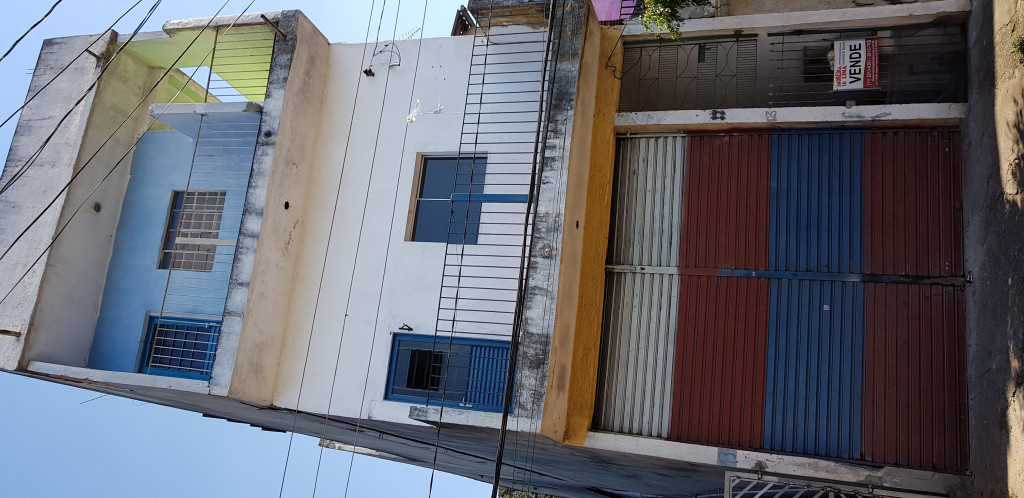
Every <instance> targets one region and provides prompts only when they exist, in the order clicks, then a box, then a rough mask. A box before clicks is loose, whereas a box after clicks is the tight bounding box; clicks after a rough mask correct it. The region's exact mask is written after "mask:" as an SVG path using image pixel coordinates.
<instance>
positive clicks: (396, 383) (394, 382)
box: [387, 335, 510, 411]
mask: <svg viewBox="0 0 1024 498" xmlns="http://www.w3.org/2000/svg"><path fill="white" fill-rule="evenodd" d="M509 346H510V345H509V343H507V342H498V341H480V340H465V339H454V340H453V341H452V342H451V344H449V343H448V340H447V339H443V340H439V341H437V342H434V341H433V340H432V339H430V338H424V337H422V336H411V335H396V336H395V340H394V345H393V347H392V352H391V373H390V375H389V376H388V388H387V399H391V400H397V401H418V402H422V401H426V402H427V403H428V404H435V403H439V402H442V401H443V402H445V403H449V404H452V405H454V406H458V407H460V408H469V409H476V410H486V411H500V410H501V408H502V401H503V400H504V395H505V374H506V372H507V371H508V370H507V369H508V356H509Z"/></svg>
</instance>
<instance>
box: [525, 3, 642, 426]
mask: <svg viewBox="0 0 1024 498" xmlns="http://www.w3.org/2000/svg"><path fill="white" fill-rule="evenodd" d="M584 26H585V28H584V29H585V32H584V38H583V47H582V53H581V55H580V62H579V64H580V68H579V81H578V83H577V88H576V95H575V99H576V104H575V109H574V119H573V123H572V135H571V136H572V141H571V145H570V153H569V167H568V179H567V181H566V191H565V213H564V219H565V224H564V225H563V230H564V231H563V233H562V234H561V239H562V252H561V260H560V262H559V267H558V282H559V284H558V294H557V299H556V303H557V304H556V310H555V324H554V336H553V339H552V345H551V357H550V363H549V365H548V372H549V373H548V379H547V392H546V396H545V403H544V419H543V424H542V426H541V433H542V434H544V435H545V436H548V437H550V438H552V439H554V440H556V441H559V442H563V443H569V444H576V445H582V444H583V443H584V441H585V440H586V434H587V430H589V429H590V423H591V420H592V419H593V415H594V399H595V395H596V390H597V368H598V360H599V358H600V350H601V347H600V345H601V319H602V317H603V313H602V311H601V310H602V308H603V305H604V264H605V259H606V252H607V248H608V231H609V217H610V213H611V196H612V172H613V170H614V163H615V159H614V158H615V129H614V125H615V109H616V108H617V107H618V101H619V80H617V79H615V78H614V75H613V72H612V69H611V67H610V66H616V67H621V65H622V51H621V50H616V52H615V54H618V57H617V58H616V57H614V55H613V53H612V49H613V47H614V46H615V44H616V42H617V41H618V37H619V33H620V32H621V28H618V27H615V28H602V27H601V26H600V25H598V22H597V16H596V14H595V13H594V11H593V8H590V9H588V10H587V15H586V18H585V24H584ZM610 59H611V60H610ZM606 62H608V63H609V64H606Z"/></svg>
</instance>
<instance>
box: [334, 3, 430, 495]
mask: <svg viewBox="0 0 1024 498" xmlns="http://www.w3.org/2000/svg"><path fill="white" fill-rule="evenodd" d="M385 3H386V2H385ZM401 12H402V0H398V4H397V5H396V6H395V25H394V28H393V32H392V34H391V37H392V39H394V37H395V35H397V34H398V16H399V15H400V13H401ZM383 18H384V6H383V5H382V6H381V20H382V21H383ZM377 33H378V34H377V37H378V38H379V37H380V26H379V25H378V28H377ZM378 41H379V40H378ZM393 55H394V54H392V55H391V56H389V57H388V59H389V67H390V60H391V59H392V58H393ZM372 57H373V56H371V60H372ZM390 81H391V70H390V69H388V70H387V72H386V73H385V75H384V93H383V95H382V96H381V99H380V114H379V115H378V116H377V133H376V136H375V137H374V142H373V153H372V155H371V156H370V176H369V178H367V180H366V196H365V197H364V198H363V211H362V216H361V217H360V220H359V231H358V234H357V236H356V250H355V255H354V256H353V260H352V271H351V273H350V274H349V279H348V294H347V296H346V298H345V313H344V315H343V317H342V320H341V333H340V337H339V338H338V351H337V353H336V356H335V360H334V376H333V377H331V393H330V396H328V401H327V416H329V415H330V411H331V403H332V402H333V401H334V389H335V387H336V384H337V382H338V368H339V366H340V365H341V350H342V346H343V344H344V341H345V330H346V326H347V325H348V311H349V309H350V307H351V305H352V290H353V288H354V285H355V277H356V268H357V267H358V265H359V254H360V250H361V249H362V242H363V228H364V227H365V226H366V212H367V207H368V206H369V202H370V187H371V186H372V185H373V173H374V171H375V168H374V165H375V163H376V161H377V148H378V146H379V145H380V130H381V127H382V126H383V124H384V109H385V107H386V106H387V100H388V83H389V82H390ZM414 81H415V80H414ZM353 111H355V109H353ZM406 126H407V127H408V122H406ZM349 133H350V134H351V131H350V132H349ZM398 167H399V171H401V167H402V161H401V159H399V161H398ZM399 174H401V173H399ZM395 185H396V188H397V185H398V184H397V182H396V184H395ZM396 195H397V192H396ZM332 228H333V225H332ZM393 230H394V227H393V225H392V227H391V228H389V230H388V248H389V249H390V247H391V233H392V231H393ZM332 231H333V230H332ZM384 261H385V263H384V264H385V269H386V267H387V266H386V265H387V255H385V259H384ZM383 293H384V277H383V274H382V275H381V295H383ZM377 312H378V313H379V312H380V308H379V306H378V309H377ZM373 329H374V334H373V335H371V336H370V354H369V357H368V358H367V364H366V375H367V379H364V380H363V395H362V398H361V399H360V403H359V413H358V414H357V415H356V429H355V434H354V435H353V446H354V445H355V440H356V438H358V437H359V428H360V427H361V425H362V420H363V417H362V415H363V414H362V408H363V402H364V401H365V400H366V386H367V384H368V378H369V375H370V373H369V371H370V366H371V365H372V360H373V346H374V344H375V343H376V338H377V336H376V330H377V324H376V322H374V326H373ZM327 416H325V417H324V433H325V434H326V432H327V423H326V422H327ZM355 459H356V454H355V453H352V457H351V458H349V461H348V475H347V477H346V478H345V496H348V488H349V484H350V483H351V480H352V466H353V464H354V463H355ZM322 461H323V447H322V446H321V447H320V458H319V459H318V460H317V464H316V479H319V477H320V464H321V462H322ZM315 483H316V480H314V491H315V488H316V484H315Z"/></svg>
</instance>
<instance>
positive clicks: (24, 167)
mask: <svg viewBox="0 0 1024 498" xmlns="http://www.w3.org/2000/svg"><path fill="white" fill-rule="evenodd" d="M161 2H163V0H156V2H154V3H153V6H152V7H150V8H149V12H147V13H146V16H145V17H143V18H142V21H141V22H140V23H139V25H138V26H136V27H135V30H134V31H133V32H132V34H131V36H130V37H129V38H128V41H127V42H125V43H124V44H122V45H121V46H120V47H117V50H116V51H114V54H113V55H112V56H111V57H110V59H108V60H107V61H106V62H104V63H103V66H102V67H101V68H100V72H99V74H98V75H97V76H96V78H95V79H94V80H93V82H92V83H91V84H89V86H88V87H87V88H86V89H85V92H83V93H82V96H81V97H79V98H78V100H76V101H75V103H74V104H72V105H71V109H68V112H66V113H64V116H62V117H61V118H60V120H59V121H57V125H56V126H54V127H53V131H51V132H50V134H49V135H47V136H46V138H45V139H43V142H42V143H40V144H39V147H38V148H37V149H36V151H35V152H33V153H32V155H31V156H29V158H28V160H26V161H25V163H24V164H22V165H21V166H20V167H19V168H18V170H17V171H16V172H15V173H14V174H13V175H11V178H10V179H9V180H8V181H7V183H5V184H4V185H3V187H0V195H3V194H4V192H7V190H9V189H10V188H11V185H13V184H14V182H16V181H18V179H19V178H21V177H22V176H23V175H24V174H25V171H27V170H28V168H31V167H32V165H33V164H35V162H36V160H37V159H39V156H40V155H41V154H42V153H43V149H44V148H46V146H47V145H48V144H49V143H50V140H52V139H53V137H54V136H55V135H56V134H57V132H58V131H60V127H61V125H63V124H64V121H66V120H67V119H68V117H70V116H71V114H72V113H74V112H75V109H76V108H78V105H79V104H81V103H82V101H84V100H85V99H86V97H88V96H89V94H90V93H92V91H93V89H94V88H96V85H98V84H99V82H100V79H101V78H102V77H103V74H104V73H105V72H106V71H107V68H109V67H110V65H111V64H113V63H114V60H115V59H116V58H117V56H118V55H119V54H120V53H121V52H122V51H123V50H124V48H125V47H127V46H128V44H130V43H131V42H132V40H134V39H135V36H136V35H138V34H139V31H142V26H143V25H145V24H146V22H148V21H149V18H150V17H152V16H153V12H154V11H156V8H157V7H158V6H160V3H161ZM36 93H37V94H38V92H36ZM101 147H102V146H101ZM5 254H6V253H5ZM0 259H2V256H0Z"/></svg>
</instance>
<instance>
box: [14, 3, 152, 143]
mask: <svg viewBox="0 0 1024 498" xmlns="http://www.w3.org/2000/svg"><path fill="white" fill-rule="evenodd" d="M140 3H142V0H136V2H135V3H133V4H132V6H131V7H128V10H126V11H124V13H122V14H121V16H120V17H118V18H117V19H115V20H114V22H112V23H110V26H107V29H105V30H103V32H102V33H100V34H99V35H97V36H96V38H93V40H92V41H91V42H89V43H88V44H86V45H85V48H83V49H82V51H81V52H79V53H78V55H76V56H74V57H72V58H71V60H70V61H68V63H67V64H65V65H64V67H63V68H61V70H60V71H57V74H56V75H54V76H53V78H50V80H49V81H47V82H46V83H44V84H43V85H42V86H41V87H39V89H38V90H36V91H35V92H33V93H32V94H31V95H29V97H28V98H27V99H26V100H25V102H24V103H22V104H21V106H19V107H18V108H17V109H15V110H14V111H12V112H11V114H9V115H8V116H7V117H6V118H4V120H3V121H2V122H0V128H2V127H3V126H4V125H6V124H7V123H8V122H10V120H11V119H13V118H14V116H16V115H18V113H19V112H21V111H22V110H23V109H25V106H27V105H29V104H30V103H32V101H33V100H35V98H36V97H38V96H39V94H40V93H41V92H42V91H43V90H45V89H46V87H48V86H50V83H53V82H54V81H56V80H57V78H59V77H60V75H62V74H64V71H67V70H68V68H70V67H71V65H72V64H74V63H75V61H76V60H78V58H79V57H81V56H83V55H85V54H86V52H88V51H89V48H91V47H92V46H93V45H95V44H96V42H98V41H100V39H102V38H103V36H104V35H106V34H107V32H108V31H110V30H112V29H114V26H117V23H119V22H121V19H124V18H125V16H127V15H128V13H130V12H131V11H133V10H135V7H138V6H139V4H140Z"/></svg>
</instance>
